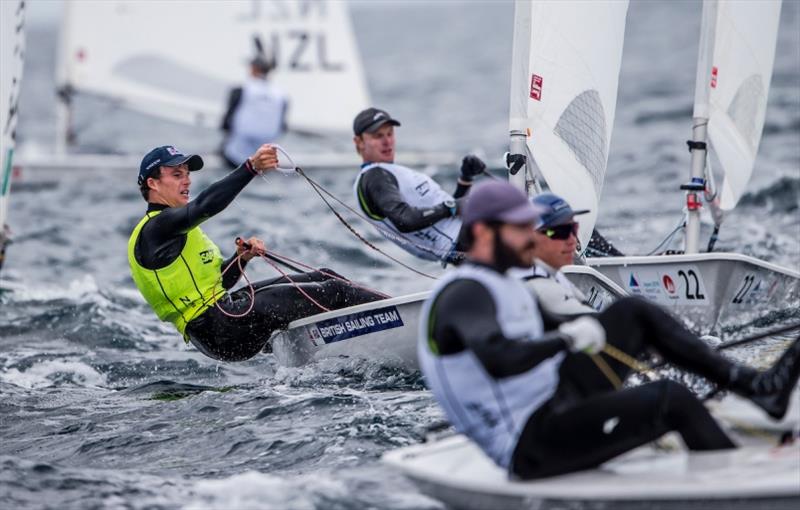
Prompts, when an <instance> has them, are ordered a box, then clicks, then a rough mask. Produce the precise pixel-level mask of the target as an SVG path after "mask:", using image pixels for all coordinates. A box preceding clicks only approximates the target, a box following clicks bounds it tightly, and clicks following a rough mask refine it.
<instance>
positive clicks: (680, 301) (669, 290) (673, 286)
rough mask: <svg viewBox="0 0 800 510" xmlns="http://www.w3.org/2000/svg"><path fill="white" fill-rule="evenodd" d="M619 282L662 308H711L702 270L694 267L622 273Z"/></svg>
mask: <svg viewBox="0 0 800 510" xmlns="http://www.w3.org/2000/svg"><path fill="white" fill-rule="evenodd" d="M619 275H620V279H621V281H623V282H627V290H628V292H630V293H631V295H634V296H641V297H644V298H647V299H649V300H650V301H654V302H656V303H658V304H660V305H664V306H668V307H670V308H674V307H676V306H709V298H708V297H707V293H706V287H705V284H704V282H703V277H702V274H701V272H700V270H699V269H698V268H697V267H696V266H693V265H687V266H675V265H667V264H664V265H657V266H648V267H638V268H636V270H635V272H634V271H632V270H631V269H630V268H627V269H626V268H620V269H619Z"/></svg>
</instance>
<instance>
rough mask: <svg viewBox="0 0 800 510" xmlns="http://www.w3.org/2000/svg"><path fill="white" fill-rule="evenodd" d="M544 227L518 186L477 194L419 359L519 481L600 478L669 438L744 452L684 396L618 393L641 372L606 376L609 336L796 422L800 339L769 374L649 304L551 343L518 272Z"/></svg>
mask: <svg viewBox="0 0 800 510" xmlns="http://www.w3.org/2000/svg"><path fill="white" fill-rule="evenodd" d="M537 220H538V214H537V211H536V209H535V208H534V206H533V204H531V202H530V201H529V200H528V199H527V197H526V196H525V195H524V194H523V193H522V192H521V191H519V190H517V189H516V188H514V187H513V186H511V185H510V184H508V183H505V182H500V181H493V182H488V183H484V184H482V185H478V186H476V188H475V189H474V190H473V191H472V193H471V194H470V196H469V198H468V199H467V201H466V204H465V207H464V212H463V222H464V226H465V229H466V232H464V234H465V237H464V241H465V243H466V247H467V255H466V261H465V262H464V263H463V264H462V265H460V266H459V267H457V268H455V269H453V270H451V271H450V272H449V273H447V274H446V275H445V277H444V278H442V279H441V280H440V281H439V283H438V284H437V286H436V287H435V288H434V290H433V291H432V293H431V296H430V297H429V298H428V300H427V301H426V302H425V305H424V306H423V309H422V311H421V313H420V329H419V337H418V346H417V349H418V355H419V360H420V368H421V370H422V373H423V375H424V377H425V380H426V383H427V385H428V387H429V388H430V389H431V391H432V392H433V394H434V396H435V398H436V400H437V401H438V402H439V404H440V405H441V406H442V407H443V409H444V411H445V414H446V416H447V418H448V419H449V420H450V421H451V423H452V424H453V425H454V427H455V428H456V429H457V430H458V431H459V432H461V433H463V434H465V435H466V436H468V437H469V438H470V439H472V440H473V441H474V442H475V443H476V444H477V445H478V446H479V447H480V448H481V449H482V450H483V451H484V453H486V454H487V455H488V456H489V457H491V458H492V460H494V462H495V463H497V465H499V466H501V467H503V468H506V469H507V470H508V471H509V473H510V474H512V475H514V476H517V477H521V478H540V477H546V476H554V475H558V474H562V473H568V472H571V471H577V470H581V469H588V468H592V467H596V466H598V465H600V464H602V463H603V462H605V461H607V460H609V459H611V458H613V457H616V456H617V455H620V454H622V453H624V452H626V451H628V450H631V449H633V448H635V447H637V446H640V445H642V444H645V443H648V442H650V441H653V440H654V439H657V438H658V437H660V436H661V435H663V434H665V433H667V432H669V431H677V432H678V433H679V434H680V435H681V437H682V438H683V440H684V442H685V443H686V445H687V446H688V447H689V448H690V449H692V450H716V449H726V448H733V447H735V445H734V443H733V442H732V441H731V440H730V438H729V437H728V436H727V434H726V433H725V432H724V431H723V430H722V428H721V427H720V426H719V424H718V423H717V422H716V421H715V420H714V418H713V417H712V416H711V414H710V413H709V412H708V410H706V408H705V407H704V406H703V403H702V402H701V401H700V400H699V399H698V398H697V397H696V396H695V395H694V394H693V393H692V392H691V391H689V389H687V388H686V387H685V386H683V385H682V384H680V383H678V382H675V381H670V380H662V381H655V382H650V383H647V384H643V385H640V386H636V387H632V388H619V385H618V382H619V381H624V379H625V377H626V376H627V375H628V372H629V370H630V368H629V367H628V366H626V365H622V364H620V363H617V362H615V361H613V360H609V361H607V364H608V365H610V370H613V374H614V378H616V379H617V381H614V380H612V377H610V374H608V373H603V372H601V371H600V370H599V369H598V367H597V366H596V365H595V364H594V362H593V360H592V359H591V358H590V355H597V354H598V353H600V352H601V351H602V350H603V349H604V347H605V345H606V333H607V332H608V333H609V344H610V345H613V346H614V347H615V348H616V349H618V350H622V351H624V352H626V353H627V354H628V355H630V356H632V357H638V356H640V355H643V354H644V353H645V352H646V351H647V350H654V351H656V352H657V353H659V354H660V355H661V356H662V357H664V358H665V359H666V360H667V361H669V362H671V363H673V364H675V365H677V366H679V367H680V368H683V369H684V370H687V371H690V372H693V373H696V374H699V375H702V376H704V377H706V378H707V379H709V380H710V381H712V382H714V383H716V384H718V385H719V386H721V387H722V388H726V389H729V390H732V391H734V392H736V393H738V394H740V395H742V396H745V397H747V398H750V399H751V400H752V401H753V402H754V403H755V404H757V405H759V406H760V407H762V409H764V410H765V411H766V412H767V413H769V414H770V415H771V416H772V417H774V418H776V419H780V418H781V417H782V416H783V415H784V414H785V413H786V410H787V407H788V404H789V397H790V395H791V392H792V389H793V388H794V385H795V384H796V382H797V379H798V376H800V339H798V340H796V341H795V342H794V343H793V344H792V345H791V346H790V347H789V349H787V351H786V352H785V353H784V354H783V356H781V358H780V359H779V360H778V362H777V363H776V364H775V365H774V366H773V367H772V368H770V369H769V370H767V371H765V372H757V371H756V370H754V369H752V368H749V367H745V366H742V365H737V364H734V363H733V362H731V361H730V360H728V359H726V358H724V357H722V356H720V355H719V354H718V353H717V352H716V351H714V350H712V349H710V348H709V347H708V346H706V344H704V343H703V342H702V341H700V340H699V339H698V338H697V337H696V336H694V335H693V334H692V333H691V332H689V331H688V330H686V329H685V328H683V327H682V326H681V325H680V324H678V323H677V322H675V321H674V320H673V319H671V318H670V317H669V315H668V314H666V312H663V311H662V310H661V309H659V308H657V307H653V308H652V310H650V309H648V312H647V313H643V312H642V310H641V307H643V306H648V305H647V304H646V303H645V302H644V301H643V300H640V299H637V298H625V299H621V300H619V301H617V302H615V303H614V304H612V305H611V306H610V307H609V308H608V309H607V310H606V311H604V312H603V313H601V314H599V315H598V316H596V317H594V316H591V315H585V316H581V317H579V318H577V319H576V320H574V321H570V322H564V323H562V324H560V325H559V326H558V327H557V328H556V329H554V330H552V331H550V332H547V333H546V332H545V327H544V320H543V318H542V315H541V314H540V311H539V308H538V307H537V303H536V300H535V298H534V296H533V294H532V293H531V292H530V291H529V290H528V289H527V288H526V286H525V284H524V283H523V282H522V281H521V280H520V279H519V278H516V277H514V276H510V275H508V274H507V272H508V270H509V269H510V268H513V267H519V268H529V267H531V265H532V264H533V261H534V254H535V252H534V248H535V244H536V241H535V240H536V237H535V232H534V226H535V224H536V222H537ZM643 318H645V319H646V320H645V319H643ZM652 321H663V323H664V324H666V325H668V326H669V327H668V328H662V327H659V325H657V324H655V323H654V322H652ZM626 328H627V329H626ZM612 332H613V335H612Z"/></svg>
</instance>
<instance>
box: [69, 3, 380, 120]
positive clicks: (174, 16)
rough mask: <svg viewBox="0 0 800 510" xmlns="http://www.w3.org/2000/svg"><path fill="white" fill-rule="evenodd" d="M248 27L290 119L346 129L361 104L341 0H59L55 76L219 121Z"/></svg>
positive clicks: (250, 51) (247, 48)
mask: <svg viewBox="0 0 800 510" xmlns="http://www.w3.org/2000/svg"><path fill="white" fill-rule="evenodd" d="M254 36H258V37H259V38H260V40H261V41H263V43H264V46H265V50H266V53H267V55H269V56H271V57H272V58H273V59H274V62H275V64H276V67H275V70H274V71H273V73H272V74H271V75H270V77H271V80H272V81H273V82H274V83H276V84H277V85H279V86H280V87H281V88H282V89H283V90H284V91H285V92H286V93H287V94H288V95H289V100H290V107H289V111H288V124H289V126H290V127H291V128H292V129H296V130H302V131H311V132H315V133H324V132H340V131H346V130H348V129H349V128H350V121H351V119H352V118H353V116H354V115H355V114H356V113H357V112H358V111H359V110H361V109H363V108H365V107H366V106H367V105H368V102H369V98H368V95H367V87H366V81H365V79H364V75H363V70H362V67H361V60H360V58H359V55H358V49H357V46H356V41H355V38H354V36H353V33H352V27H351V23H350V17H349V14H348V11H347V5H346V3H344V2H341V1H335V0H319V1H305V2H270V1H265V0H253V1H250V2H229V1H219V0H207V1H203V2H195V1H193V0H192V1H184V0H171V1H169V2H142V1H138V0H136V1H134V0H127V1H126V0H107V1H104V2H96V1H85V0H75V1H70V2H67V3H65V13H64V17H63V22H62V33H61V44H60V55H59V63H58V67H57V84H58V86H59V88H66V89H71V90H73V91H76V92H79V93H86V94H91V95H97V96H101V97H105V98H109V99H111V100H114V101H117V102H119V103H120V104H122V105H123V106H124V107H126V108H129V109H133V110H138V111H143V112H145V113H148V114H150V115H156V116H159V117H161V118H166V119H169V120H173V121H176V122H181V123H187V124H194V125H200V126H206V127H210V128H217V127H218V126H219V124H220V120H221V117H222V114H223V113H224V107H225V101H226V97H227V92H228V89H229V88H230V87H233V86H235V85H236V84H237V83H240V82H241V81H243V79H244V78H245V77H246V74H247V72H246V65H247V62H248V61H249V60H250V59H251V58H252V57H253V56H254V54H255V48H254V47H253V39H254Z"/></svg>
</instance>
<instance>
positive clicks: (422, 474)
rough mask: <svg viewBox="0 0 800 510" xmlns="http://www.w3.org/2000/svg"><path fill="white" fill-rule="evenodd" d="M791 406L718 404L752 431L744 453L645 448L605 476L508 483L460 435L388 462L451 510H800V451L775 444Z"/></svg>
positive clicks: (794, 425)
mask: <svg viewBox="0 0 800 510" xmlns="http://www.w3.org/2000/svg"><path fill="white" fill-rule="evenodd" d="M792 402H793V404H792V407H791V408H790V410H789V412H788V413H787V416H786V417H785V418H784V419H783V420H781V421H780V422H775V421H772V420H769V419H767V418H766V416H765V415H764V413H763V412H762V411H760V410H759V409H758V408H756V407H755V406H753V405H752V404H750V403H749V402H748V401H745V400H742V399H740V398H738V397H733V396H728V397H726V398H724V399H723V400H721V401H717V402H712V403H709V404H710V405H709V409H710V410H711V411H712V413H713V414H714V415H715V417H717V418H718V419H720V420H721V422H722V423H723V424H724V425H725V426H727V427H731V428H733V429H737V430H741V429H748V430H747V432H749V433H750V435H749V436H748V437H743V436H741V434H739V435H738V436H736V437H737V440H738V441H739V442H740V443H741V444H747V446H744V447H742V448H738V449H735V450H726V451H715V452H694V453H690V452H686V451H671V452H668V451H657V450H655V449H653V448H652V447H650V446H646V447H642V448H639V449H638V450H634V451H632V452H629V453H627V454H625V455H623V456H621V457H618V458H617V459H614V460H612V461H609V462H607V463H605V464H603V465H602V466H600V467H599V468H597V469H592V470H587V471H581V472H577V473H571V474H567V475H562V476H556V477H552V478H545V479H541V480H532V481H513V480H509V478H508V475H507V473H506V472H505V470H503V469H501V468H499V467H498V466H496V465H495V464H494V463H493V462H492V461H491V460H490V459H489V458H488V457H486V456H485V455H484V454H483V453H482V452H481V451H480V449H478V447H477V446H475V445H474V444H473V443H472V442H471V441H469V440H468V439H467V438H466V437H465V436H461V435H456V436H450V437H447V438H445V439H441V440H436V441H433V442H429V443H423V444H418V445H414V446H410V447H406V448H401V449H399V450H395V451H392V452H389V453H387V454H385V455H384V457H383V461H384V462H386V463H388V464H389V465H392V466H394V467H395V468H397V469H399V470H400V471H401V472H402V473H403V474H404V475H405V476H407V477H408V478H409V479H411V480H412V481H413V482H414V483H415V484H416V485H417V486H419V488H420V489H421V490H422V492H424V493H426V494H428V495H430V496H432V497H434V498H436V499H439V500H441V501H443V502H444V503H446V504H447V505H448V507H449V508H450V507H452V508H460V509H470V510H484V509H486V510H489V509H499V508H503V509H537V510H540V509H545V508H559V509H563V508H569V509H572V508H613V509H615V510H616V509H632V508H643V509H644V508H646V509H649V510H652V509H665V508H670V509H673V508H674V509H681V510H685V509H692V508H697V509H700V508H702V509H706V508H724V509H726V510H727V509H731V508H734V509H735V508H739V509H748V510H750V509H754V508H769V509H776V508H777V509H780V508H800V443H795V444H794V445H791V446H783V447H780V448H778V447H774V446H773V445H774V444H776V438H777V437H779V436H780V435H781V433H782V432H783V431H787V430H794V431H796V430H798V426H800V393H798V392H797V391H796V392H795V394H794V395H793V396H792ZM754 431H758V433H757V434H756V433H753V432H754ZM765 438H766V439H765ZM676 439H677V438H676Z"/></svg>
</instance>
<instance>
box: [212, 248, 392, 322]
mask: <svg viewBox="0 0 800 510" xmlns="http://www.w3.org/2000/svg"><path fill="white" fill-rule="evenodd" d="M236 241H237V242H236V244H237V245H239V246H242V247H243V248H247V249H249V244H248V243H247V242H245V241H243V240H242V239H241V238H237V239H236ZM258 255H259V257H261V258H262V259H264V261H266V263H267V264H269V265H270V266H272V268H273V269H275V270H276V271H277V272H278V273H280V274H281V276H283V277H284V278H286V280H287V281H288V282H289V283H290V284H291V285H292V286H293V287H294V288H295V289H297V291H298V292H299V293H300V294H302V295H303V296H304V297H305V298H306V299H308V300H309V301H310V302H311V303H313V304H314V305H315V306H316V307H317V308H319V309H320V310H322V311H323V312H330V311H331V310H330V309H329V308H326V307H325V306H323V305H322V304H321V303H319V302H318V301H317V300H315V299H314V298H313V297H311V296H310V295H309V294H308V293H307V292H306V291H305V290H303V288H302V287H301V286H300V285H298V284H297V282H295V281H294V280H292V277H291V276H290V275H289V274H288V273H286V272H285V271H284V270H283V269H281V268H280V267H279V266H278V264H276V262H275V261H276V260H277V261H278V262H280V261H282V260H286V261H288V262H291V263H294V264H296V265H298V266H300V267H302V268H304V269H306V270H311V271H317V272H319V273H320V274H322V275H325V276H327V277H329V278H331V279H334V280H339V281H342V282H345V283H348V284H349V285H352V286H353V287H357V288H359V289H362V290H366V291H369V292H373V293H375V294H377V295H379V296H381V297H383V298H385V299H386V298H389V297H391V296H389V295H387V294H384V293H383V292H380V291H377V290H375V289H371V288H369V287H366V286H364V285H361V284H359V283H356V282H354V281H352V280H348V279H347V278H343V277H341V276H339V275H337V274H335V273H330V272H328V271H324V270H321V269H316V268H314V267H312V266H309V265H307V264H303V263H302V262H299V261H297V260H293V259H291V258H289V257H286V256H285V255H280V254H278V253H276V252H274V251H269V250H265V252H264V253H259V254H258ZM243 256H244V253H240V254H238V255H237V256H236V257H235V258H234V259H233V260H232V261H231V262H230V263H229V264H228V265H227V266H226V267H225V269H223V270H222V273H221V274H220V277H219V278H218V279H217V281H216V282H215V283H214V288H213V294H214V295H216V294H217V286H218V285H219V284H221V283H222V278H223V277H224V276H225V273H227V272H228V271H229V270H230V269H231V267H233V265H234V264H236V265H237V267H238V269H239V272H240V273H241V274H242V276H243V277H244V279H245V281H246V282H247V286H246V288H248V289H249V291H250V292H249V294H250V305H249V306H248V307H247V310H246V311H245V312H243V313H241V314H236V313H233V312H228V311H227V310H225V309H224V308H222V306H221V305H220V301H222V300H221V299H220V300H217V301H216V302H215V303H214V306H216V307H217V309H218V310H219V311H220V312H222V314H224V315H226V316H228V317H232V318H241V317H244V316H245V315H247V314H249V313H250V312H252V311H253V307H254V306H255V296H256V292H255V288H254V287H253V284H252V282H251V281H250V278H248V276H247V272H246V271H245V270H244V267H243V266H242V257H243Z"/></svg>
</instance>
